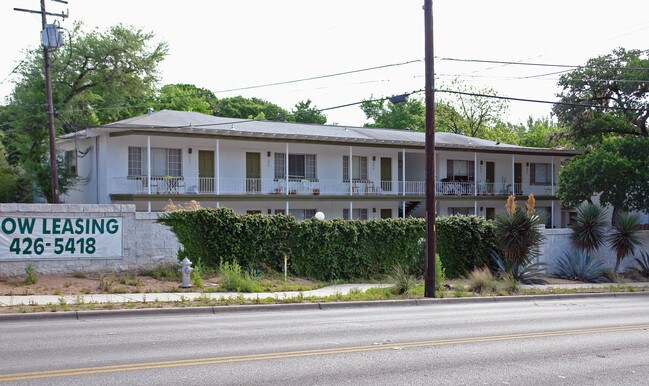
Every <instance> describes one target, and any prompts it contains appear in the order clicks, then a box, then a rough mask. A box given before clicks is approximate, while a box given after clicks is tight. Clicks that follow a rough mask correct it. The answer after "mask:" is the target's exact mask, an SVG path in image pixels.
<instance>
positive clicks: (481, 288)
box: [468, 267, 496, 293]
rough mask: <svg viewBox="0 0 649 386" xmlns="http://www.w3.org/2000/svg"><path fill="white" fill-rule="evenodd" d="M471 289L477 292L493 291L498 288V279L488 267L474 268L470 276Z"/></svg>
mask: <svg viewBox="0 0 649 386" xmlns="http://www.w3.org/2000/svg"><path fill="white" fill-rule="evenodd" d="M468 280H469V289H470V290H471V291H473V292H477V293H485V292H491V291H494V290H495V289H496V281H495V280H494V277H493V275H492V274H491V271H490V270H489V268H487V267H483V268H476V269H474V270H473V271H472V272H471V273H470V274H469V277H468Z"/></svg>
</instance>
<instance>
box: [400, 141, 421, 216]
mask: <svg viewBox="0 0 649 386" xmlns="http://www.w3.org/2000/svg"><path fill="white" fill-rule="evenodd" d="M401 187H402V188H403V195H404V196H405V195H406V149H402V150H401ZM424 189H425V188H424ZM404 205H405V204H404ZM404 216H405V211H404Z"/></svg>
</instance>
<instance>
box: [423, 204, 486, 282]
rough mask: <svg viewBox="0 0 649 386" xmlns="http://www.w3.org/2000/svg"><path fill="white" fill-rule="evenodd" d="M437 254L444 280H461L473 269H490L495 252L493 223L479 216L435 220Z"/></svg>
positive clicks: (447, 217) (459, 216)
mask: <svg viewBox="0 0 649 386" xmlns="http://www.w3.org/2000/svg"><path fill="white" fill-rule="evenodd" d="M436 225H437V253H439V255H440V258H441V259H442V265H443V266H444V269H445V270H446V277H447V278H449V279H455V278H459V277H464V276H466V275H467V274H468V273H470V272H471V271H473V269H474V268H481V267H484V266H487V267H491V266H492V265H493V261H492V259H491V252H492V251H496V250H497V247H496V236H495V233H494V222H493V221H490V220H487V219H485V218H483V217H479V216H463V215H456V216H445V217H439V218H438V219H437V224H436Z"/></svg>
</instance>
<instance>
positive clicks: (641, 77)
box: [553, 48, 649, 145]
mask: <svg viewBox="0 0 649 386" xmlns="http://www.w3.org/2000/svg"><path fill="white" fill-rule="evenodd" d="M648 68H649V54H648V53H647V51H640V50H625V49H624V48H618V49H615V50H613V52H612V53H610V54H608V55H602V56H598V57H596V58H592V59H590V60H588V62H586V65H584V66H582V67H579V68H577V69H575V70H574V71H571V72H569V73H567V74H565V75H562V76H561V78H560V80H559V83H558V85H559V87H561V88H562V92H561V93H559V94H558V97H559V100H560V102H563V103H568V104H572V105H561V104H557V105H554V108H553V110H554V113H555V114H556V116H557V117H558V119H559V123H561V124H562V125H565V126H566V127H567V128H568V129H569V134H570V136H571V138H572V139H573V140H574V141H575V142H576V143H579V144H581V145H591V144H594V143H597V142H600V141H602V140H603V139H604V138H606V137H608V136H611V135H615V136H620V135H622V136H627V135H629V136H633V137H638V136H639V137H647V136H649V132H648V131H647V120H648V119H649V82H647V77H648V76H649V70H648ZM584 105H585V106H584Z"/></svg>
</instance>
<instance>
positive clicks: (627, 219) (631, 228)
mask: <svg viewBox="0 0 649 386" xmlns="http://www.w3.org/2000/svg"><path fill="white" fill-rule="evenodd" d="M639 230H640V216H638V215H630V214H627V213H620V214H619V215H617V216H616V221H615V225H613V229H611V233H610V234H609V236H608V241H609V243H610V244H611V249H613V250H614V251H615V257H616V260H615V269H614V271H615V273H617V272H618V271H619V269H620V263H622V260H623V259H624V257H626V255H629V254H632V253H633V252H634V251H635V248H636V247H637V246H639V245H641V244H642V239H641V238H640V234H639V233H638V231H639Z"/></svg>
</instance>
